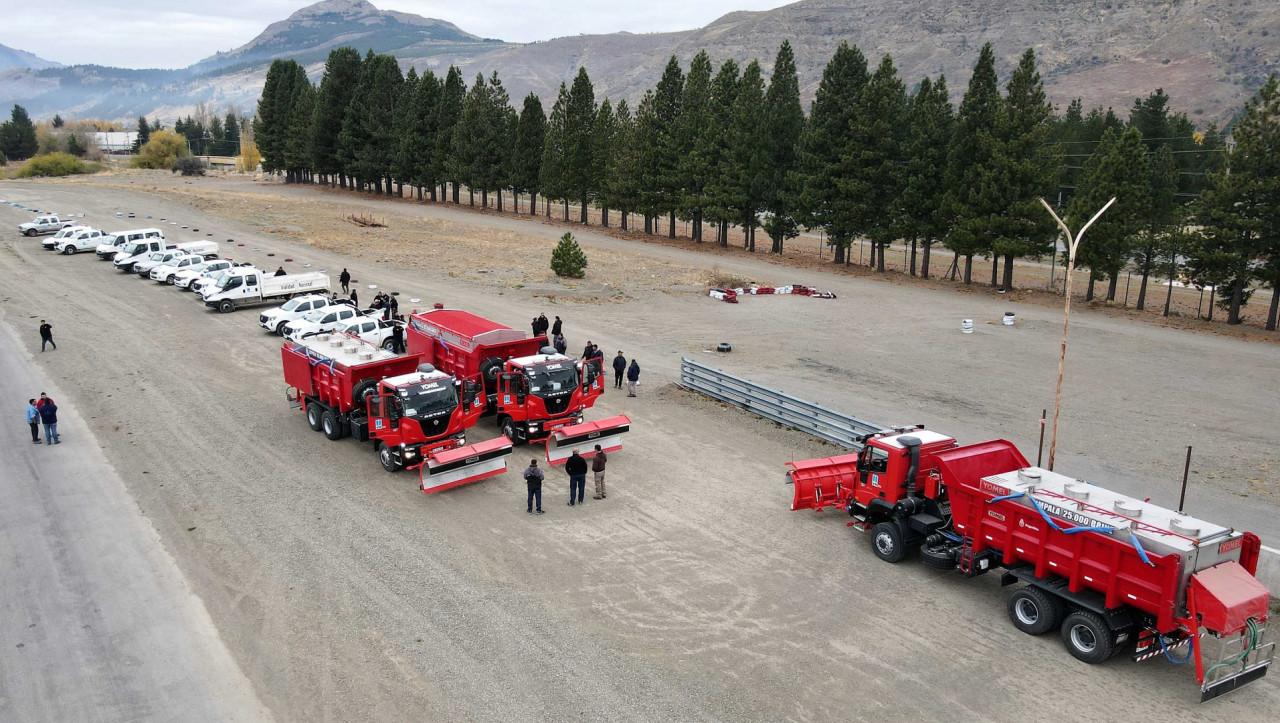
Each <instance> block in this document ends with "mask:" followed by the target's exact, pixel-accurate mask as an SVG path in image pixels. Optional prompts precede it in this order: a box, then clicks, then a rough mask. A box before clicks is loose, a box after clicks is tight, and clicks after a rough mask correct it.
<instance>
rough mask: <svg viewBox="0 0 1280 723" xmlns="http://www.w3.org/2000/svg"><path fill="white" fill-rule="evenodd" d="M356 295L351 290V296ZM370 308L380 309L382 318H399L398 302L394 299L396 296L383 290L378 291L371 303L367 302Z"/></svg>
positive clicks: (387, 319) (388, 319) (384, 319)
mask: <svg viewBox="0 0 1280 723" xmlns="http://www.w3.org/2000/svg"><path fill="white" fill-rule="evenodd" d="M355 297H356V292H354V291H353V292H351V298H352V299H354V298H355ZM369 308H370V309H381V310H382V320H383V321H391V320H392V319H399V318H400V302H399V301H396V297H394V296H392V295H391V294H388V293H386V292H384V291H379V292H378V295H377V296H374V297H373V303H372V304H369Z"/></svg>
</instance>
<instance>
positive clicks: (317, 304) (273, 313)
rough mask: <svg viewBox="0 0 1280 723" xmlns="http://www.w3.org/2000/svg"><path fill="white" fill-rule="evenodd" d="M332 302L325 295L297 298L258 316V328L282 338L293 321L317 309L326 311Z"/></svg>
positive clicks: (309, 295)
mask: <svg viewBox="0 0 1280 723" xmlns="http://www.w3.org/2000/svg"><path fill="white" fill-rule="evenodd" d="M332 303H333V302H332V300H331V299H330V298H329V297H328V296H325V295H323V294H308V295H307V296H295V297H293V298H292V299H289V300H288V301H286V302H285V303H284V304H282V305H280V306H278V307H276V308H274V309H267V310H266V311H264V312H262V313H261V314H259V315H258V326H260V327H262V328H263V329H266V330H267V331H271V332H275V333H276V334H279V335H280V336H284V327H285V325H286V324H288V323H289V322H291V321H296V320H298V319H301V318H302V317H303V316H304V315H305V314H308V313H310V312H312V311H315V310H316V309H324V308H327V307H329V306H330V305H331V304H332Z"/></svg>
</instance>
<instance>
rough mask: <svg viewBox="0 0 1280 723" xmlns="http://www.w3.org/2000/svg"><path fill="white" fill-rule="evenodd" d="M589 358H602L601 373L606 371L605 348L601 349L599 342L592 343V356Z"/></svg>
mask: <svg viewBox="0 0 1280 723" xmlns="http://www.w3.org/2000/svg"><path fill="white" fill-rule="evenodd" d="M588 358H589V359H599V360H600V372H601V373H604V350H603V349H601V348H600V346H599V345H597V344H592V345H591V356H590V357H588Z"/></svg>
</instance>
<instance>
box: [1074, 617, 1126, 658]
mask: <svg viewBox="0 0 1280 723" xmlns="http://www.w3.org/2000/svg"><path fill="white" fill-rule="evenodd" d="M1062 644H1063V645H1065V646H1067V652H1068V653H1071V657H1073V658H1075V659H1076V660H1080V661H1083V662H1086V663H1090V664H1093V663H1101V662H1102V661H1104V660H1106V659H1107V658H1110V657H1111V656H1112V655H1113V654H1114V653H1115V651H1116V641H1115V635H1114V634H1113V633H1112V632H1111V628H1109V627H1107V623H1106V622H1105V621H1104V620H1103V619H1102V616H1100V615H1098V614H1097V613H1093V612H1089V611H1088V610H1075V611H1073V612H1072V613H1071V614H1070V615H1068V616H1067V617H1066V619H1065V620H1063V621H1062Z"/></svg>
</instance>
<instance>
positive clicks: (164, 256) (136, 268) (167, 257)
mask: <svg viewBox="0 0 1280 723" xmlns="http://www.w3.org/2000/svg"><path fill="white" fill-rule="evenodd" d="M189 255H190V254H188V253H187V252H186V251H183V250H181V249H177V248H171V249H165V250H162V251H156V252H155V253H153V254H151V255H150V256H148V257H147V258H145V259H143V260H141V261H139V262H137V263H136V264H134V265H133V273H135V274H137V275H138V276H141V277H142V278H144V279H145V278H147V277H148V275H149V274H150V273H151V269H154V268H156V267H157V266H163V265H165V264H168V263H171V262H173V261H175V260H178V259H183V258H186V257H187V256H189Z"/></svg>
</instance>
